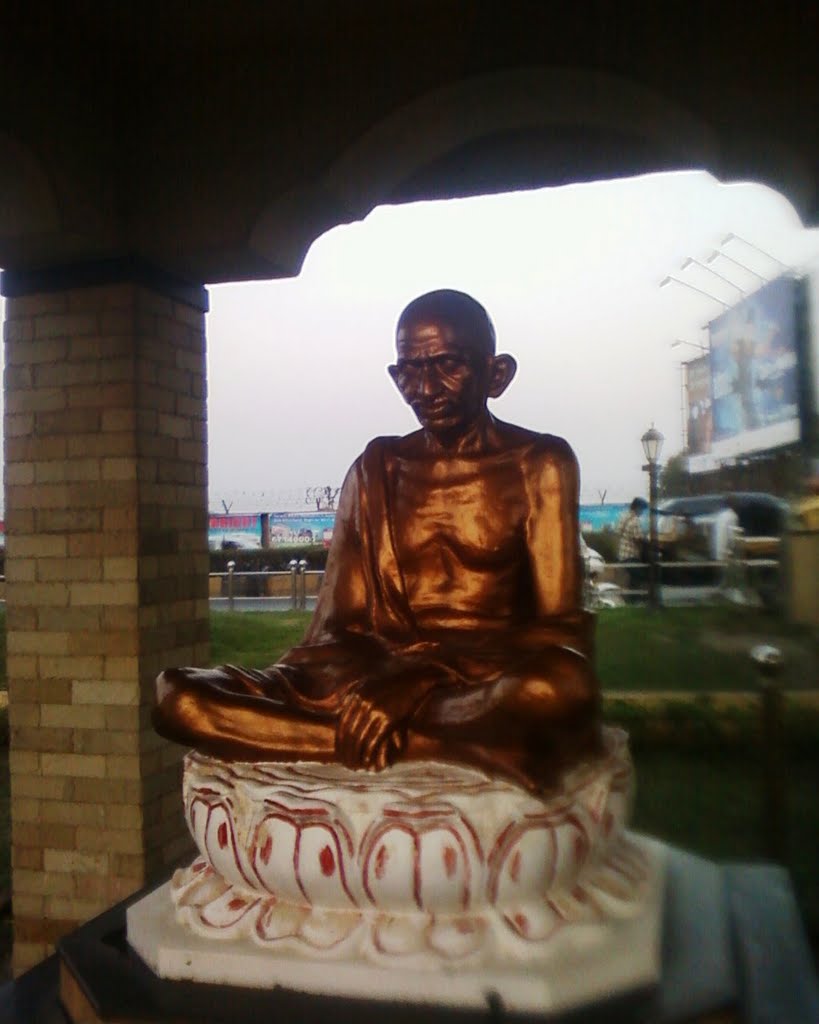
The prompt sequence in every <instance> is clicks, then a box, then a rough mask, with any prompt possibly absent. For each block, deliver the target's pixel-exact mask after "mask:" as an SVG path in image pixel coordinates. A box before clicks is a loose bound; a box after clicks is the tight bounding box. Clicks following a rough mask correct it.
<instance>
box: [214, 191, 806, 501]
mask: <svg viewBox="0 0 819 1024" xmlns="http://www.w3.org/2000/svg"><path fill="white" fill-rule="evenodd" d="M729 232H733V233H735V234H736V235H738V236H740V237H741V238H743V239H747V240H748V241H749V242H752V243H753V244H754V245H755V246H758V247H759V248H761V249H763V250H765V251H766V252H767V253H770V254H772V255H773V256H775V257H777V258H778V259H780V260H782V261H783V262H784V263H787V264H789V265H792V266H797V267H798V266H801V265H803V264H805V263H806V262H807V261H808V260H809V259H810V258H811V257H813V256H815V255H816V253H817V252H819V232H817V231H812V232H807V231H804V230H803V228H802V225H801V223H800V220H799V218H798V216H797V214H796V213H795V211H794V210H793V207H792V206H791V205H790V203H789V202H788V201H787V200H786V199H784V198H783V197H782V196H781V195H779V194H778V193H777V192H774V191H772V190H770V189H768V188H764V187H762V186H758V185H748V184H732V185H721V184H719V183H718V182H717V181H716V180H715V179H714V178H712V177H711V176H710V175H708V174H705V173H699V172H690V173H676V174H662V175H651V176H647V177H641V178H633V179H626V180H619V181H610V182H600V183H593V184H583V185H571V186H567V187H563V188H556V189H541V190H537V191H532V192H521V193H516V194H508V195H497V196H486V197H480V198H475V199H462V200H450V201H446V202H430V203H417V204H412V205H406V206H395V207H381V208H379V209H377V210H375V211H374V212H373V213H372V214H370V216H369V217H367V219H366V220H365V221H364V222H362V223H358V224H353V225H348V226H344V227H339V228H335V229H333V230H332V231H330V232H328V233H327V234H326V235H324V236H323V237H322V238H320V239H318V240H317V241H316V242H315V243H314V245H313V247H312V249H311V250H310V252H309V254H308V256H307V259H306V261H305V265H304V269H303V271H302V273H301V275H300V276H299V278H297V279H295V280H288V281H278V282H265V283H259V284H255V283H254V284H244V285H222V286H218V287H214V288H212V289H211V312H210V314H209V317H208V337H209V380H210V385H209V386H210V398H209V409H210V497H211V509H212V510H219V509H220V508H221V505H222V500H225V501H227V502H228V503H230V502H232V503H233V510H234V511H240V510H241V511H255V510H257V509H269V510H276V509H283V508H288V507H292V508H298V507H304V504H303V503H304V491H305V489H306V488H307V487H310V486H317V485H324V484H332V485H338V484H340V483H341V480H342V478H343V475H344V472H345V470H346V468H347V467H348V465H349V464H350V463H351V462H352V460H353V459H354V458H355V457H356V455H357V454H358V453H359V452H360V451H361V449H362V448H363V447H364V445H365V444H366V442H367V440H368V439H369V438H371V437H373V436H375V435H377V434H393V433H397V434H401V433H406V432H407V431H409V430H412V429H414V428H415V426H416V424H415V421H414V418H413V416H412V413H411V412H410V410H409V409H408V408H407V407H406V406H404V405H403V404H402V402H401V399H400V398H399V396H398V393H397V392H396V391H395V389H394V387H393V385H392V382H391V381H390V379H389V378H388V376H387V374H386V372H385V367H386V366H387V364H388V363H389V362H390V361H391V359H392V343H393V334H394V329H395V321H396V319H397V317H398V314H399V313H400V311H401V309H402V308H403V306H404V305H405V304H406V303H407V302H408V301H409V300H410V299H412V298H414V297H415V296H416V295H418V294H420V293H422V292H424V291H427V290H430V289H433V288H441V287H451V288H459V289H462V290H463V291H466V292H469V293H470V294H472V295H474V296H475V298H477V299H478V300H479V301H480V302H482V303H483V304H484V305H485V306H486V308H487V309H488V311H489V313H490V315H491V317H492V319H493V320H494V323H495V327H496V330H497V335H498V346H499V349H500V350H502V351H509V352H511V353H512V354H513V355H514V356H515V357H516V358H517V360H518V375H517V377H516V378H515V380H514V381H513V382H512V384H511V386H510V388H509V390H508V391H507V393H506V394H505V395H504V396H503V397H502V398H501V399H499V400H498V401H497V402H494V403H492V406H491V407H492V409H493V411H494V412H495V413H496V414H497V415H498V416H499V417H500V418H502V419H506V420H509V421H511V422H516V423H520V424H522V425H524V426H527V427H530V428H533V429H535V430H541V431H549V432H552V433H556V434H561V435H563V436H564V437H566V438H567V439H568V440H569V442H570V443H571V444H572V445H573V447H574V448H575V451H576V452H577V455H578V458H579V460H580V467H581V474H582V484H581V486H582V493H581V499H582V500H583V501H584V502H596V501H598V500H599V494H600V492H601V491H605V492H607V501H624V500H628V499H630V498H631V497H632V496H633V495H634V494H639V493H642V492H643V491H644V490H645V488H646V476H645V474H644V473H642V471H641V468H640V467H641V464H642V462H643V457H642V449H641V446H640V437H641V435H642V434H643V432H644V431H645V430H646V429H647V428H648V427H649V426H650V425H651V423H652V422H653V423H654V424H655V425H656V426H657V428H658V429H659V430H661V431H662V433H663V434H664V435H665V437H666V444H665V449H664V453H663V454H664V456H668V455H671V454H673V453H675V452H677V451H679V450H680V448H681V431H682V427H681V414H680V403H681V387H680V381H681V374H680V362H681V360H683V359H690V358H693V357H696V356H697V355H698V354H699V353H698V351H697V349H696V348H694V347H691V346H690V345H689V346H682V345H681V346H678V347H676V348H673V349H672V348H671V345H672V342H674V341H675V340H676V339H683V340H686V341H689V342H694V343H699V344H704V343H705V341H706V337H707V336H706V333H705V332H704V331H703V330H702V327H703V326H704V325H705V324H706V323H707V321H709V320H710V319H713V318H714V317H715V316H717V315H718V314H719V313H721V312H722V310H723V307H722V306H721V305H720V303H719V302H717V301H714V300H712V299H709V298H707V297H706V296H703V295H700V294H698V293H697V292H696V291H693V290H691V289H690V288H687V287H684V286H682V285H679V284H674V283H672V284H670V285H667V286H666V287H664V288H660V287H659V283H660V281H661V280H662V279H663V278H664V277H665V276H666V275H668V274H674V276H676V277H678V278H679V279H680V280H682V281H686V282H688V283H689V284H691V285H693V286H695V287H698V288H702V289H704V290H706V291H709V292H711V293H712V294H713V295H715V296H717V297H719V298H722V299H723V300H724V301H725V302H727V303H733V302H736V301H737V300H738V299H739V298H741V293H740V292H739V291H738V289H737V288H734V287H732V286H731V285H729V284H728V283H726V282H725V281H722V280H720V278H719V277H717V276H715V275H714V274H713V273H709V272H708V271H707V270H705V269H702V268H700V267H697V266H696V265H691V266H689V267H688V268H687V269H685V270H680V266H681V264H682V262H683V260H684V259H685V258H686V257H694V258H695V259H698V260H700V261H702V262H705V260H706V258H707V256H708V255H709V254H710V252H711V251H712V250H713V249H715V248H718V247H719V246H720V243H721V242H722V240H723V239H724V237H725V235H726V234H728V233H729ZM722 249H723V251H724V253H725V254H726V255H727V256H731V257H733V258H734V259H736V260H738V261H739V262H741V263H744V264H746V265H747V266H748V267H750V268H752V269H753V270H756V271H757V272H758V273H759V274H762V275H763V276H765V277H767V278H771V277H774V276H776V274H777V273H778V272H779V271H780V270H781V267H779V266H778V264H777V263H776V261H775V260H774V259H771V258H769V257H767V256H766V255H764V254H762V253H760V252H759V251H757V250H756V249H754V248H752V247H751V246H749V245H747V244H745V243H744V242H742V241H738V240H733V241H730V242H728V243H726V244H725V245H724V246H723V247H722ZM711 266H712V268H713V270H715V271H717V273H719V274H722V275H724V276H725V277H727V278H730V279H731V280H733V281H735V282H736V284H737V285H738V286H739V287H740V288H744V289H746V290H753V289H754V288H755V287H756V286H758V284H759V278H757V277H755V276H754V274H752V273H749V272H747V271H745V270H743V269H741V268H740V267H738V266H737V265H736V264H735V263H733V262H730V261H729V260H727V259H724V258H719V259H717V260H716V261H715V262H714V263H713V264H711Z"/></svg>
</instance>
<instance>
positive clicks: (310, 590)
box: [208, 559, 324, 611]
mask: <svg viewBox="0 0 819 1024" xmlns="http://www.w3.org/2000/svg"><path fill="white" fill-rule="evenodd" d="M323 578H324V570H323V569H308V568H307V563H306V562H304V561H303V560H302V561H301V562H296V561H295V559H294V560H293V562H292V563H291V565H290V568H289V569H286V570H268V569H263V570H257V571H256V570H253V571H252V570H248V571H239V572H237V571H236V570H235V568H234V563H232V562H228V567H227V572H212V573H210V574H209V576H208V579H209V593H210V597H211V598H212V599H213V598H216V599H220V598H222V599H224V598H226V599H227V605H228V608H229V609H230V610H231V611H233V610H234V609H235V608H236V607H237V605H238V604H239V603H241V602H251V601H270V602H271V603H275V604H277V605H278V607H282V606H284V607H286V608H289V609H291V610H300V609H301V610H303V609H306V608H307V607H308V602H310V601H311V600H312V599H313V598H315V597H316V596H317V595H318V591H319V587H320V586H321V581H322V579H323Z"/></svg>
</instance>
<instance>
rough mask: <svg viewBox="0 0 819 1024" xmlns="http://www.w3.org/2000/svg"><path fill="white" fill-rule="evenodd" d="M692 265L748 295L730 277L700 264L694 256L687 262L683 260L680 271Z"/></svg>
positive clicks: (688, 258) (689, 257)
mask: <svg viewBox="0 0 819 1024" xmlns="http://www.w3.org/2000/svg"><path fill="white" fill-rule="evenodd" d="M692 263H693V264H694V266H696V267H702V269H703V270H706V271H708V273H709V274H713V275H714V277H718V278H719V279H720V281H724V282H725V283H726V284H729V285H730V286H731V287H732V288H736V290H737V291H738V292H739V294H740V295H745V294H746V293H745V289H744V288H740V286H739V285H738V284H736V283H735V282H734V281H732V280H731V278H730V277H726V276H725V275H724V274H720V272H719V271H718V270H714V268H713V267H709V266H707V265H706V264H705V263H700V261H699V260H695V259H694V257H693V256H688V257H687V258H686V259H685V260H683V263H682V266H681V267H680V270H685V269H686V267H690V266H691V264H692Z"/></svg>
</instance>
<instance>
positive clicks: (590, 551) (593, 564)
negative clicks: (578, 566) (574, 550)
mask: <svg viewBox="0 0 819 1024" xmlns="http://www.w3.org/2000/svg"><path fill="white" fill-rule="evenodd" d="M580 557H581V558H582V559H583V567H584V571H585V573H586V576H588V578H589V579H590V580H591V581H592V583H596V582H597V581H598V580H599V579H600V577H601V576H602V575H603V570H604V569H605V568H606V562H605V560H604V559H603V556H602V555H600V554H598V553H597V552H596V551H595V550H594V548H590V547H589V545H588V544H587V543H586V541H585V539H584V537H583V534H582V533H581V534H580Z"/></svg>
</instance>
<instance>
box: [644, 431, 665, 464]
mask: <svg viewBox="0 0 819 1024" xmlns="http://www.w3.org/2000/svg"><path fill="white" fill-rule="evenodd" d="M664 440H665V438H664V437H663V435H662V434H661V433H660V431H659V430H657V428H656V427H655V426H654V424H653V423H652V424H651V426H650V427H649V428H648V430H647V431H646V432H645V433H644V434H643V436H642V437H641V438H640V441H641V443H642V445H643V452H644V453H645V457H646V462H648V463H649V464H654V463H656V462H658V461H659V459H660V452H661V451H662V449H663V441H664Z"/></svg>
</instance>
